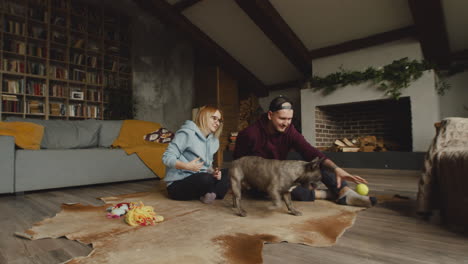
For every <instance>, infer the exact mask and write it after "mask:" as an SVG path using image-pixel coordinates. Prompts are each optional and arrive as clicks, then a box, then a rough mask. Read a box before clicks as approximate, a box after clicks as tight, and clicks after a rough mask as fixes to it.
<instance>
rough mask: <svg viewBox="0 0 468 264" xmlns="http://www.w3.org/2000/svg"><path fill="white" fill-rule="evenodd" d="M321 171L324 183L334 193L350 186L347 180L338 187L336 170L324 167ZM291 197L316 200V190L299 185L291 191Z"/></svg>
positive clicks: (299, 199) (297, 199)
mask: <svg viewBox="0 0 468 264" xmlns="http://www.w3.org/2000/svg"><path fill="white" fill-rule="evenodd" d="M320 172H321V173H322V182H323V184H325V186H327V188H328V189H329V190H330V191H331V192H332V193H334V194H338V193H339V192H340V190H341V189H342V188H343V187H345V186H348V183H347V182H346V181H341V187H340V188H338V187H336V185H337V183H336V174H335V173H334V172H331V171H329V170H327V169H323V168H321V169H320ZM291 198H292V199H293V200H295V201H315V191H314V190H309V188H304V187H302V186H297V187H296V188H295V189H294V190H293V191H292V192H291Z"/></svg>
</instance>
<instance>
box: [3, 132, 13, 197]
mask: <svg viewBox="0 0 468 264" xmlns="http://www.w3.org/2000/svg"><path fill="white" fill-rule="evenodd" d="M0 171H1V173H0V193H13V192H14V183H15V138H14V137H11V136H0Z"/></svg>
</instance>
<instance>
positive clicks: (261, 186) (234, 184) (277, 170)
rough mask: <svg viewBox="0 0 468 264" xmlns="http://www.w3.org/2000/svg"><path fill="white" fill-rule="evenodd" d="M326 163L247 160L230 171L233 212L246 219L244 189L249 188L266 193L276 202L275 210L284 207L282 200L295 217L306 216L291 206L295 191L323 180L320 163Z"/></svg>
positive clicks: (252, 158) (237, 161)
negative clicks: (242, 202) (243, 207)
mask: <svg viewBox="0 0 468 264" xmlns="http://www.w3.org/2000/svg"><path fill="white" fill-rule="evenodd" d="M322 160H323V159H319V158H315V159H314V160H313V161H311V162H306V161H299V160H273V159H264V158H261V157H256V156H246V157H242V158H240V159H238V160H235V161H233V162H232V165H231V167H230V168H229V177H230V178H231V188H232V192H233V198H232V199H233V208H235V209H237V214H238V215H240V216H246V215H247V214H246V212H245V210H244V209H242V207H241V204H240V200H241V191H242V190H241V189H242V185H243V184H246V185H248V186H250V187H252V188H254V189H256V190H259V191H263V192H266V193H268V194H269V195H270V197H271V199H272V200H273V206H271V207H270V208H271V209H275V208H278V207H280V206H281V197H282V198H283V200H284V203H285V204H286V206H287V207H288V210H289V212H290V213H291V214H293V215H302V213H301V212H299V211H298V210H297V209H295V208H294V207H293V205H292V202H291V191H292V190H293V189H294V188H295V187H296V186H298V185H302V186H304V187H306V188H308V187H309V185H310V184H311V183H313V184H315V183H317V182H319V181H320V180H321V179H322V174H321V173H320V163H321V162H322Z"/></svg>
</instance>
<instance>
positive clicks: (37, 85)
mask: <svg viewBox="0 0 468 264" xmlns="http://www.w3.org/2000/svg"><path fill="white" fill-rule="evenodd" d="M46 88H47V85H46V84H45V83H41V82H37V81H28V83H27V84H26V93H27V94H29V95H36V96H45V91H46Z"/></svg>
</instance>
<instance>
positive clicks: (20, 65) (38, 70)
mask: <svg viewBox="0 0 468 264" xmlns="http://www.w3.org/2000/svg"><path fill="white" fill-rule="evenodd" d="M25 65H26V66H27V72H28V73H30V74H36V75H45V66H44V64H42V63H39V62H28V63H26V64H25V63H24V61H20V60H14V59H13V60H12V59H3V61H2V70H4V71H10V72H17V73H25Z"/></svg>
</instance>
